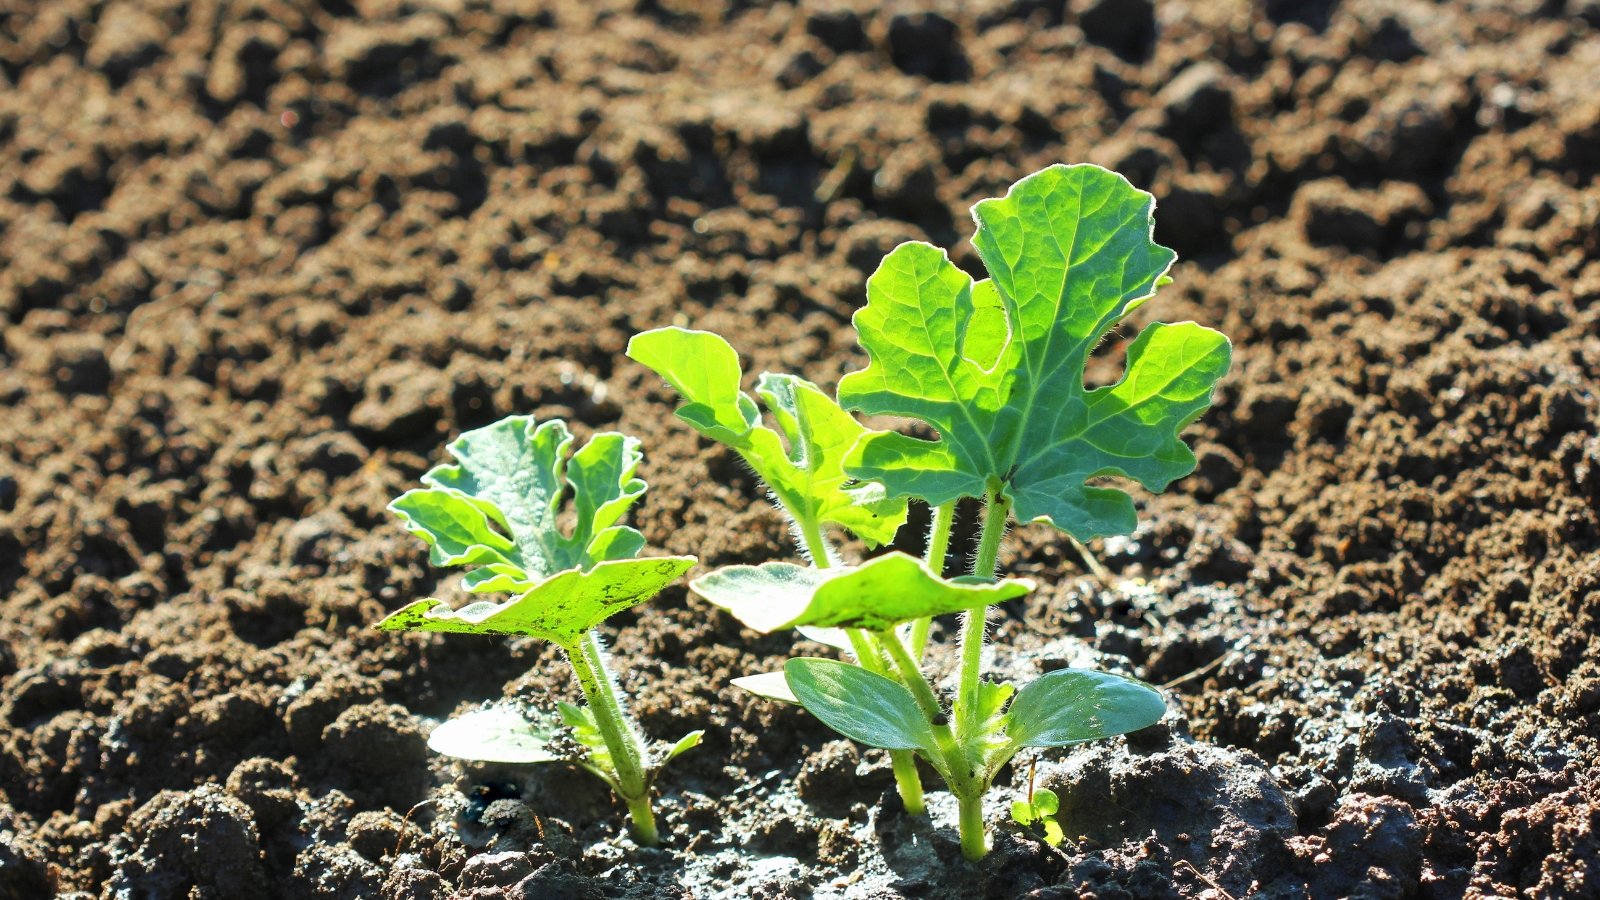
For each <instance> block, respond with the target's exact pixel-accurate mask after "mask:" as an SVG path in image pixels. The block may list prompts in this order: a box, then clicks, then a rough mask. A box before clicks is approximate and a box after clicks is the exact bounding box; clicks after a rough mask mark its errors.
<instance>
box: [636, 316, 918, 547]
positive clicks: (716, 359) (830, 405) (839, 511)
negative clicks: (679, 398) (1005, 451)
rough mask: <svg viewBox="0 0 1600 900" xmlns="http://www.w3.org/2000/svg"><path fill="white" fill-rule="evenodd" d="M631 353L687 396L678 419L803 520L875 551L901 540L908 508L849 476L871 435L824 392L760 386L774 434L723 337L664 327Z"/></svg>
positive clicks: (785, 378) (789, 382)
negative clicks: (738, 461) (743, 466)
mask: <svg viewBox="0 0 1600 900" xmlns="http://www.w3.org/2000/svg"><path fill="white" fill-rule="evenodd" d="M627 352H628V357H629V358H630V359H633V360H635V361H636V362H639V363H641V364H643V365H645V366H647V367H649V368H650V369H652V370H654V371H655V372H656V374H658V375H660V376H661V377H662V378H664V379H666V381H667V382H668V383H669V384H671V385H672V386H673V387H674V388H676V389H677V391H678V393H680V394H682V395H683V397H684V400H685V401H687V402H685V403H684V405H683V406H680V407H679V408H678V411H677V414H678V418H680V419H682V420H683V421H685V422H687V423H689V424H690V425H691V426H693V427H694V428H695V430H697V431H699V432H700V433H701V434H703V435H705V436H706V437H708V438H710V439H712V440H714V441H717V442H719V443H722V444H726V445H727V446H729V447H731V448H733V449H734V450H735V451H737V452H738V453H739V455H740V456H742V457H744V460H745V462H747V463H749V464H750V467H751V468H752V469H754V470H755V472H756V474H757V475H760V476H761V479H762V480H763V481H764V482H766V484H767V487H768V488H769V489H770V490H771V491H772V493H773V495H774V496H775V497H776V498H777V500H778V502H779V503H781V504H782V505H783V507H784V509H786V510H788V512H789V514H790V515H791V516H793V517H794V518H795V519H796V520H797V521H805V522H813V523H824V522H826V523H830V524H834V525H839V526H842V527H844V528H847V529H849V530H850V531H851V532H853V533H855V534H857V535H859V536H860V537H861V538H862V539H863V540H865V541H867V542H868V543H869V544H874V545H876V544H885V543H888V542H889V541H891V540H893V539H894V535H895V532H896V531H897V530H898V529H899V527H900V525H901V524H902V523H904V522H905V518H906V501H905V499H904V498H894V499H891V498H889V497H888V496H887V494H886V493H885V492H884V490H883V487H882V486H881V485H876V484H871V483H857V482H856V479H854V478H852V477H850V476H849V475H846V474H845V471H844V458H845V454H846V453H848V452H849V451H850V449H851V448H852V447H853V446H855V443H856V441H857V440H859V439H860V438H861V436H862V435H863V434H865V433H866V429H865V428H864V427H863V426H862V425H861V423H860V422H857V421H856V420H855V418H854V417H853V416H851V415H850V414H849V413H847V412H845V411H844V410H843V409H842V408H841V407H840V406H839V404H838V403H837V402H835V401H834V399H833V398H832V397H829V396H828V395H827V394H826V393H824V392H823V391H822V390H821V389H820V388H818V387H817V386H816V385H814V384H812V383H811V382H809V381H806V380H805V379H802V378H797V377H795V376H793V375H775V374H772V373H765V374H763V375H762V376H761V377H760V379H759V380H758V382H757V386H756V393H757V394H759V395H760V396H761V399H762V400H763V401H764V402H765V403H766V407H767V410H768V411H769V412H770V413H771V415H772V418H773V420H774V422H776V423H777V426H778V428H777V429H776V430H775V429H772V428H769V427H767V426H766V425H763V424H762V423H761V413H760V410H759V409H758V408H757V406H756V402H755V400H753V399H751V397H750V395H748V394H746V393H745V392H744V391H743V390H742V389H741V388H740V382H741V380H742V379H743V377H744V374H743V371H742V370H741V368H740V366H739V355H738V354H737V353H736V352H734V349H733V347H732V346H730V345H729V344H728V342H727V341H725V340H723V339H722V338H721V337H719V336H718V335H715V334H712V333H710V332H706V331H691V330H689V329H685V328H677V327H670V328H657V329H654V330H652V331H646V332H643V333H641V334H638V335H635V336H634V338H633V339H632V340H631V341H629V342H628V351H627ZM785 443H787V445H788V446H787V449H785V446H784V445H785Z"/></svg>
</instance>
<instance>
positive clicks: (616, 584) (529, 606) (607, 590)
mask: <svg viewBox="0 0 1600 900" xmlns="http://www.w3.org/2000/svg"><path fill="white" fill-rule="evenodd" d="M694 563H695V559H694V557H692V556H662V557H650V558H647V559H619V560H612V561H608V562H602V563H599V564H597V565H595V566H594V568H592V569H589V570H588V571H583V570H581V569H568V570H567V571H565V572H561V573H559V574H557V575H554V576H552V577H550V578H547V579H545V580H543V581H541V582H539V583H538V584H536V585H535V586H534V587H533V588H532V589H530V590H529V591H527V592H526V593H523V594H520V595H518V596H517V597H514V598H512V599H511V600H508V601H506V602H504V603H490V602H487V601H483V602H479V603H473V604H469V605H467V606H464V607H462V608H461V609H459V610H451V609H450V608H449V607H447V606H445V605H444V604H442V603H441V602H440V601H438V600H434V599H431V598H430V599H427V600H419V601H417V602H415V603H412V604H410V605H409V606H406V607H404V608H402V609H400V610H398V611H396V612H394V613H392V614H391V615H390V616H389V617H388V618H386V619H384V620H383V621H382V622H379V623H378V627H379V628H381V629H383V630H385V631H405V630H415V631H438V632H450V633H455V634H525V635H532V636H534V637H539V638H544V639H545V640H548V641H554V642H555V643H557V644H560V645H561V646H563V647H572V646H575V645H576V643H577V641H578V639H579V638H581V637H582V636H583V634H584V632H586V631H588V630H589V629H591V628H594V627H595V626H596V625H599V624H600V623H601V622H604V621H605V620H606V619H608V618H610V617H611V616H612V615H615V614H616V613H618V612H621V611H622V610H624V609H627V608H628V607H631V606H634V605H636V604H639V603H643V602H644V601H646V600H648V599H650V598H651V597H654V596H655V595H656V594H658V593H660V592H661V589H662V588H664V587H666V586H667V585H669V584H671V583H672V582H673V581H675V580H677V579H678V578H679V577H680V576H682V575H683V573H685V572H687V571H689V569H690V568H691V567H692V566H693V565H694Z"/></svg>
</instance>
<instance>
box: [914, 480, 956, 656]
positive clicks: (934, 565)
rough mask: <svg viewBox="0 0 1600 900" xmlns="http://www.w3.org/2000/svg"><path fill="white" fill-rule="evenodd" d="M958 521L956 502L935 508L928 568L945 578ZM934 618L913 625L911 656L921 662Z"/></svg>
mask: <svg viewBox="0 0 1600 900" xmlns="http://www.w3.org/2000/svg"><path fill="white" fill-rule="evenodd" d="M955 519H956V501H954V500H951V501H950V502H949V503H941V504H940V505H938V506H935V507H934V508H933V525H932V526H930V527H929V530H928V556H927V560H928V568H930V569H932V570H933V574H935V575H938V576H941V577H943V575H944V563H945V557H946V556H948V555H949V553H950V526H951V525H952V524H954V523H955ZM932 624H933V617H932V616H923V617H922V618H920V619H917V620H916V621H915V622H912V623H911V655H912V657H913V658H915V659H917V660H921V659H922V657H923V655H924V654H925V653H926V652H927V649H928V628H929V626H931V625H932Z"/></svg>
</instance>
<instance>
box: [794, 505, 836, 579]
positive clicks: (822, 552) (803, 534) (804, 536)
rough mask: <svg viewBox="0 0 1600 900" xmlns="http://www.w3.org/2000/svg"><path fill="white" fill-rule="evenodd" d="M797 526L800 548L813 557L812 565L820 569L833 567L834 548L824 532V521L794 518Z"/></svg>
mask: <svg viewBox="0 0 1600 900" xmlns="http://www.w3.org/2000/svg"><path fill="white" fill-rule="evenodd" d="M794 524H795V528H797V529H798V530H799V531H800V549H802V550H804V551H805V552H806V555H807V556H809V557H811V565H812V566H814V567H816V568H818V569H829V568H832V567H833V550H832V548H830V547H829V546H828V538H827V536H826V535H824V534H823V533H822V523H821V522H818V521H816V520H814V519H811V520H803V519H798V518H797V519H795V520H794Z"/></svg>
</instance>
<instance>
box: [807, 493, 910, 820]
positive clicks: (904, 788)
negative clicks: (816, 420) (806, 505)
mask: <svg viewBox="0 0 1600 900" xmlns="http://www.w3.org/2000/svg"><path fill="white" fill-rule="evenodd" d="M795 528H796V529H797V530H798V531H799V532H800V545H801V547H802V548H803V549H804V550H805V551H806V555H808V556H810V557H811V565H813V566H815V567H816V568H818V569H826V568H830V567H831V566H832V565H833V559H832V558H831V557H830V556H829V553H830V551H829V548H828V540H827V538H826V537H825V536H824V535H823V533H822V523H821V522H817V521H802V520H800V519H795ZM845 634H846V636H847V637H849V639H850V648H851V649H852V650H853V651H855V655H856V661H857V662H858V663H860V665H861V667H862V668H864V669H866V670H867V671H869V672H875V673H877V674H880V675H881V674H884V665H883V658H882V656H881V654H880V653H879V651H878V648H877V647H876V646H874V641H873V640H872V638H871V636H870V635H868V634H867V633H866V632H865V631H862V630H861V629H859V628H847V629H845ZM890 643H893V644H895V645H897V646H898V645H899V643H900V639H899V638H896V637H894V636H893V635H890ZM889 760H890V762H891V763H892V764H893V766H894V782H895V788H896V789H897V790H899V792H900V802H901V803H902V804H903V805H904V806H905V808H906V812H908V813H910V814H911V815H913V816H920V815H922V814H923V813H925V812H927V809H928V804H927V800H926V799H924V797H923V795H922V778H921V776H919V775H918V774H917V758H916V754H915V753H913V752H912V751H910V750H890V751H889Z"/></svg>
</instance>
